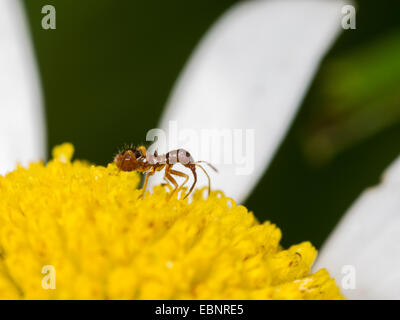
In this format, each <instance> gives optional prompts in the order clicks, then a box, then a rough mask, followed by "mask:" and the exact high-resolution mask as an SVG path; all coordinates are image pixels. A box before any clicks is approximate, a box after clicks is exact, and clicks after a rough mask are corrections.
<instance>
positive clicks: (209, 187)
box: [195, 161, 215, 195]
mask: <svg viewBox="0 0 400 320" xmlns="http://www.w3.org/2000/svg"><path fill="white" fill-rule="evenodd" d="M198 162H200V161H198ZM206 163H207V162H206ZM207 164H208V163H207ZM195 166H196V167H199V168H200V169H201V170H203V172H204V173H205V174H206V176H207V179H208V195H210V192H211V179H210V176H209V175H208V173H207V171H206V170H205V169H204V168H203V167H202V166H201V165H199V164H197V163H196V164H195ZM210 167H211V168H213V167H212V166H211V165H210ZM214 169H215V168H214Z"/></svg>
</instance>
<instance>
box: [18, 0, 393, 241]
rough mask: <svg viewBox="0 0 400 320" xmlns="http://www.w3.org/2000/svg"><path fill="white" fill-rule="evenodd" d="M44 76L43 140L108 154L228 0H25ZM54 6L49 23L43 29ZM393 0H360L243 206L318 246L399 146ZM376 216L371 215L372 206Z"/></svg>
mask: <svg viewBox="0 0 400 320" xmlns="http://www.w3.org/2000/svg"><path fill="white" fill-rule="evenodd" d="M23 2H24V4H25V7H26V10H27V15H28V19H29V23H30V27H31V32H32V36H33V42H34V46H35V50H36V56H37V59H38V62H39V69H40V74H41V78H42V84H43V90H44V98H45V103H46V116H47V125H48V144H49V150H51V148H52V147H53V146H54V145H56V144H59V143H60V142H64V141H70V142H72V143H74V145H75V147H76V155H77V157H79V158H82V159H88V160H90V161H92V162H94V163H97V164H106V163H107V162H109V161H111V160H112V156H113V154H114V153H115V152H116V151H117V149H118V148H119V147H120V146H121V145H123V144H124V143H130V142H133V143H139V142H143V141H144V140H145V134H146V132H147V130H149V129H150V128H154V127H156V126H157V123H158V120H159V117H160V114H161V112H162V109H163V107H164V106H165V103H166V100H167V98H168V95H169V93H170V90H171V88H172V87H173V84H174V82H175V80H176V79H177V77H178V75H179V73H180V71H181V70H182V68H183V66H184V64H185V62H186V61H187V59H188V57H189V55H190V53H191V52H192V50H193V49H194V48H195V46H196V44H197V43H198V41H199V40H200V39H201V37H202V36H203V35H204V33H205V32H206V30H207V29H208V28H209V27H210V25H211V24H212V23H213V22H214V21H215V20H216V19H217V18H218V17H219V16H220V15H221V14H222V13H223V12H224V11H225V10H226V9H227V8H229V7H230V6H231V5H232V4H234V3H235V2H237V1H233V0H218V1H215V0H213V1H211V0H192V1H187V0H169V1H132V0H84V1H78V0H69V1H66V0H57V1H56V0H52V1H49V0H46V1H42V0H25V1H23ZM46 4H51V5H54V6H55V8H56V12H57V29H56V30H43V29H42V28H41V19H42V17H43V15H42V14H41V8H42V6H44V5H46ZM399 12H400V2H398V1H394V0H393V1H381V2H377V1H373V0H368V1H367V0H363V1H362V2H361V1H360V3H358V8H357V29H356V30H347V31H343V33H342V35H341V36H340V38H339V40H338V41H337V42H336V44H335V46H334V47H333V48H332V50H331V51H330V52H329V54H328V55H327V57H326V58H325V59H324V62H323V64H322V67H321V69H320V70H319V73H318V75H317V77H316V78H315V80H314V82H313V85H312V87H311V89H310V91H309V92H308V95H307V97H306V99H305V101H304V103H303V105H302V107H301V110H300V112H299V114H298V116H297V118H296V120H295V122H294V123H293V126H292V127H291V129H290V132H289V133H288V135H287V137H286V139H285V141H284V143H283V144H282V146H281V148H280V149H279V151H278V152H277V154H276V156H275V158H274V160H273V162H272V164H271V166H270V168H269V169H268V170H267V172H266V173H265V174H264V177H263V179H262V181H261V182H260V184H259V185H258V186H257V188H256V190H255V191H254V192H253V194H252V196H251V197H250V198H249V199H248V201H247V202H246V206H247V207H248V208H249V209H251V210H253V211H254V213H255V214H256V216H257V217H258V218H259V219H260V220H261V221H263V220H265V219H268V220H271V221H272V222H274V223H276V224H277V225H278V226H279V227H280V228H281V229H282V231H283V245H285V246H288V245H290V244H293V243H297V242H301V241H304V240H310V241H312V242H313V244H314V245H316V246H317V247H319V246H320V245H321V244H322V242H323V241H324V239H326V237H327V236H328V234H329V232H330V231H331V230H332V228H333V227H334V226H335V224H336V223H337V222H338V220H339V219H340V217H341V215H342V214H343V213H344V212H345V211H346V209H347V208H348V207H349V206H350V205H351V203H352V202H353V201H354V200H355V199H356V198H357V197H358V195H359V194H360V193H361V192H362V191H363V190H364V189H365V188H367V187H369V186H372V185H374V184H376V183H378V182H379V179H380V176H381V173H382V171H383V170H384V168H386V167H387V166H388V165H389V164H390V163H391V161H393V160H394V159H395V158H396V156H398V155H399V151H400V143H399V141H400V90H399V89H400V88H399V84H400V19H399V18H398V13H399ZM376 214H379V212H377V213H376Z"/></svg>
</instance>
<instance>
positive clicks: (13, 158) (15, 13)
mask: <svg viewBox="0 0 400 320" xmlns="http://www.w3.org/2000/svg"><path fill="white" fill-rule="evenodd" d="M39 14H40V13H39ZM44 157H45V129H44V126H43V113H42V99H41V95H40V88H39V79H38V74H37V70H36V66H35V61H34V58H33V54H32V47H31V43H30V39H29V34H28V29H27V26H26V22H25V16H24V14H23V11H22V8H21V6H20V2H19V1H16V0H2V1H0V174H4V173H6V172H7V171H10V170H12V169H13V168H14V167H15V165H16V163H17V162H20V163H22V164H26V163H27V162H28V161H31V160H39V159H44Z"/></svg>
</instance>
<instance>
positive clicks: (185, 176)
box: [169, 169, 189, 189]
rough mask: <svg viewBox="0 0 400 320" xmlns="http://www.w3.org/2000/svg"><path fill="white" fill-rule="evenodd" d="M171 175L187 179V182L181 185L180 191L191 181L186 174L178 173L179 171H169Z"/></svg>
mask: <svg viewBox="0 0 400 320" xmlns="http://www.w3.org/2000/svg"><path fill="white" fill-rule="evenodd" d="M169 173H170V174H173V175H176V176H179V177H183V178H185V181H183V183H182V184H181V186H180V187H179V189H180V188H182V187H183V186H184V185H185V184H186V182H188V180H189V176H188V175H187V174H186V173H183V172H180V171H177V170H172V169H171V170H169Z"/></svg>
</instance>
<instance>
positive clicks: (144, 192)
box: [141, 167, 155, 198]
mask: <svg viewBox="0 0 400 320" xmlns="http://www.w3.org/2000/svg"><path fill="white" fill-rule="evenodd" d="M154 172H155V168H154V167H153V168H152V169H151V171H150V172H148V173H146V177H145V178H144V184H143V193H142V195H141V198H142V197H143V198H144V195H145V194H146V188H147V182H148V181H149V177H150V176H152V175H153V174H154Z"/></svg>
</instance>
